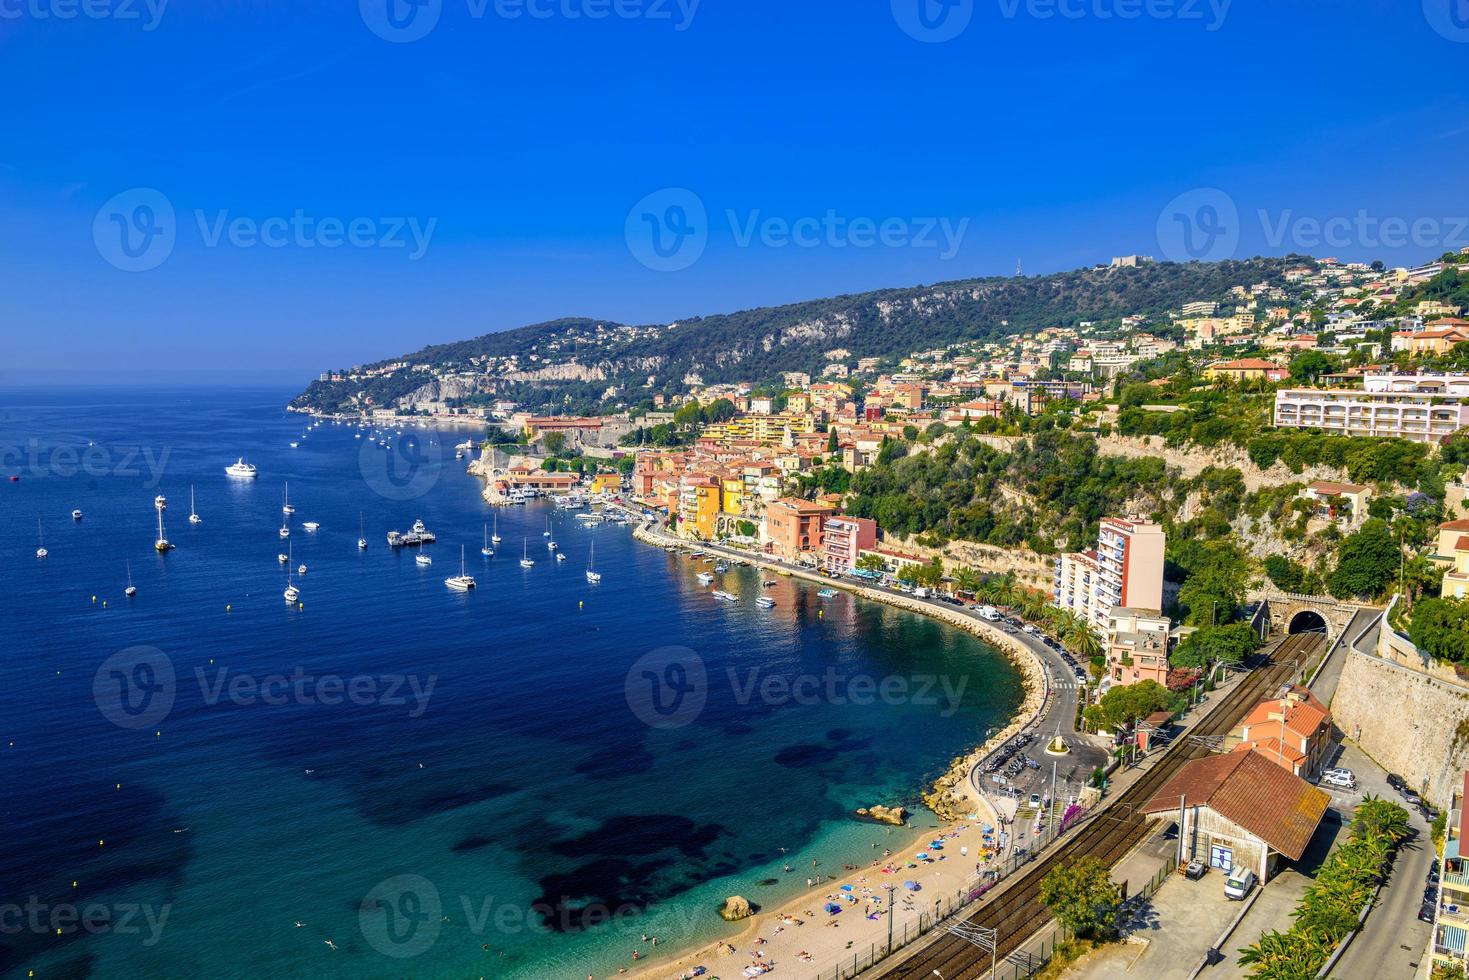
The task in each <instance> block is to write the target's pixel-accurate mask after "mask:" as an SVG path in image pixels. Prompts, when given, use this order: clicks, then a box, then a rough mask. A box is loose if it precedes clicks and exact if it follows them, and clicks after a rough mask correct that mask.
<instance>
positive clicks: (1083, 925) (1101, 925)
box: [1040, 857, 1122, 938]
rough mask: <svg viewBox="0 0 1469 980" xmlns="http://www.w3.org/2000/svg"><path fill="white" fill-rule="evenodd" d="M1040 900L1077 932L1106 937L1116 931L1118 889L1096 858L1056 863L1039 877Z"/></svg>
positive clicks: (1079, 934) (1120, 898)
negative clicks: (1043, 875) (1041, 877)
mask: <svg viewBox="0 0 1469 980" xmlns="http://www.w3.org/2000/svg"><path fill="white" fill-rule="evenodd" d="M1040 899H1041V904H1042V905H1044V906H1045V907H1046V908H1047V909H1049V910H1050V912H1051V914H1052V915H1054V916H1055V917H1056V919H1057V920H1059V921H1060V922H1061V923H1063V924H1064V925H1065V926H1066V927H1067V928H1068V929H1070V930H1071V931H1072V932H1073V933H1074V934H1075V935H1077V936H1095V937H1097V938H1108V937H1111V936H1112V935H1114V934H1115V933H1116V931H1117V910H1118V908H1119V907H1120V906H1121V905H1122V889H1121V888H1119V887H1118V886H1117V885H1116V884H1115V883H1114V882H1113V881H1112V874H1111V872H1110V871H1108V869H1107V866H1106V865H1105V864H1103V863H1102V862H1101V861H1100V860H1099V859H1098V858H1095V857H1084V858H1080V859H1078V860H1076V861H1070V862H1067V863H1064V864H1059V865H1057V866H1056V867H1054V868H1052V869H1051V871H1050V873H1048V874H1047V875H1046V876H1045V877H1044V878H1043V879H1041V894H1040Z"/></svg>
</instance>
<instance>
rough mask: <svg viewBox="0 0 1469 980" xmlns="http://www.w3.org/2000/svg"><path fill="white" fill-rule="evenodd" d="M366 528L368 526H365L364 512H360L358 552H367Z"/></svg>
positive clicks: (358, 515)
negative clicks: (363, 520)
mask: <svg viewBox="0 0 1469 980" xmlns="http://www.w3.org/2000/svg"><path fill="white" fill-rule="evenodd" d="M366 526H367V525H365V524H364V523H363V522H362V512H361V511H358V513H357V550H358V551H366V550H367V532H366V530H365V528H366Z"/></svg>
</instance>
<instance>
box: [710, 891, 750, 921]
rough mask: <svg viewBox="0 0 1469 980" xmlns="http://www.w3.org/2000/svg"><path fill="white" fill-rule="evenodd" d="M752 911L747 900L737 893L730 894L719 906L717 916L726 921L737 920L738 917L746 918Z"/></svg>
mask: <svg viewBox="0 0 1469 980" xmlns="http://www.w3.org/2000/svg"><path fill="white" fill-rule="evenodd" d="M754 913H755V909H754V907H753V906H752V905H751V904H750V902H749V900H748V899H744V898H741V897H740V896H738V895H731V896H730V897H729V898H726V899H725V900H724V904H723V905H721V906H720V907H719V917H720V918H721V919H724V920H725V921H726V922H738V921H739V920H740V919H748V918H749V917H750V916H751V915H753V914H754Z"/></svg>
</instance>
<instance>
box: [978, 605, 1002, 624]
mask: <svg viewBox="0 0 1469 980" xmlns="http://www.w3.org/2000/svg"><path fill="white" fill-rule="evenodd" d="M979 618H980V619H987V620H989V621H990V622H992V623H993V622H996V621H998V620H999V618H1000V611H999V610H998V609H996V608H995V607H994V606H980V607H979Z"/></svg>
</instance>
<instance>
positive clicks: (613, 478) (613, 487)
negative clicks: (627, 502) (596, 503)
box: [592, 473, 622, 493]
mask: <svg viewBox="0 0 1469 980" xmlns="http://www.w3.org/2000/svg"><path fill="white" fill-rule="evenodd" d="M621 489H622V474H620V473H598V474H597V475H596V476H595V477H594V478H593V479H592V493H617V492H618V491H620V490H621Z"/></svg>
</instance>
